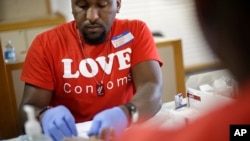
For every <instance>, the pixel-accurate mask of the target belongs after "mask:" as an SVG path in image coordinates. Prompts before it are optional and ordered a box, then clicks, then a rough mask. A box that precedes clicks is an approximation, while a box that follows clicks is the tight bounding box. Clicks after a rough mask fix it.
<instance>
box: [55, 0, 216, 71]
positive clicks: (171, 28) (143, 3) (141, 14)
mask: <svg viewBox="0 0 250 141" xmlns="http://www.w3.org/2000/svg"><path fill="white" fill-rule="evenodd" d="M51 6H52V11H53V12H56V11H59V12H61V13H62V14H64V15H65V17H66V20H67V21H70V20H73V16H72V14H71V1H70V0H51ZM117 18H129V19H141V20H143V21H145V22H146V23H147V25H148V26H149V28H150V30H151V31H152V32H154V31H159V32H162V34H163V35H164V37H166V38H169V39H172V38H181V39H182V44H183V55H184V56H183V58H184V65H185V67H190V66H195V65H202V64H206V63H213V62H216V61H217V58H216V57H214V55H213V54H212V53H211V51H210V50H209V49H208V48H207V44H206V42H205V40H204V39H203V36H202V34H201V32H200V29H199V26H198V24H197V20H196V16H195V12H194V7H193V2H192V0H122V8H121V11H120V13H119V14H118V15H117Z"/></svg>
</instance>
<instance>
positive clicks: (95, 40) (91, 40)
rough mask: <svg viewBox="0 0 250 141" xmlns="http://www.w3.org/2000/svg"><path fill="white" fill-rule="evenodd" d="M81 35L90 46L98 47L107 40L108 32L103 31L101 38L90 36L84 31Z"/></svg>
mask: <svg viewBox="0 0 250 141" xmlns="http://www.w3.org/2000/svg"><path fill="white" fill-rule="evenodd" d="M81 33H82V35H83V38H84V40H85V42H87V43H88V44H91V45H98V44H101V43H103V42H104V41H105V39H106V36H107V33H106V31H103V32H102V33H101V34H100V35H99V36H97V37H95V38H93V37H91V36H89V34H87V33H86V32H84V31H82V32H81ZM93 34H95V33H93Z"/></svg>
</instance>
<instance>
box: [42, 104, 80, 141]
mask: <svg viewBox="0 0 250 141" xmlns="http://www.w3.org/2000/svg"><path fill="white" fill-rule="evenodd" d="M41 122H42V127H43V131H44V133H45V134H46V135H48V136H50V137H51V138H52V139H53V140H54V141H62V140H63V138H64V137H72V136H77V130H76V126H75V119H74V117H73V116H72V114H71V113H70V111H69V110H68V109H67V108H66V107H64V106H57V107H54V108H51V109H49V110H47V111H46V112H45V113H44V115H43V116H42V119H41Z"/></svg>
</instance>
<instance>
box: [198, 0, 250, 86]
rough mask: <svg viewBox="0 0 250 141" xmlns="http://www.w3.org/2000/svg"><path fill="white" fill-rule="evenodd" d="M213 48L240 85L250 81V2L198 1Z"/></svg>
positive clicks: (200, 15) (204, 30) (201, 22)
mask: <svg viewBox="0 0 250 141" xmlns="http://www.w3.org/2000/svg"><path fill="white" fill-rule="evenodd" d="M194 1H195V7H196V12H197V17H198V21H199V23H200V25H201V29H202V31H203V33H204V36H205V38H206V39H207V41H208V43H209V44H210V48H211V49H212V50H213V51H214V53H215V54H216V55H218V57H219V58H220V59H221V61H222V63H223V64H224V65H225V66H226V67H227V68H228V69H229V70H230V71H231V73H232V74H233V76H234V77H235V79H236V80H237V81H238V82H244V81H245V80H247V79H249V78H250V59H249V56H250V55H249V54H250V14H249V11H248V9H249V6H250V5H249V2H248V1H247V0H238V1H232V0H194Z"/></svg>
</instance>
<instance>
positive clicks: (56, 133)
mask: <svg viewBox="0 0 250 141" xmlns="http://www.w3.org/2000/svg"><path fill="white" fill-rule="evenodd" d="M48 134H49V135H50V136H51V137H52V139H53V140H54V141H62V140H63V138H64V135H63V134H62V132H61V130H60V129H58V128H57V126H56V123H53V124H50V125H49V128H48Z"/></svg>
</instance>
